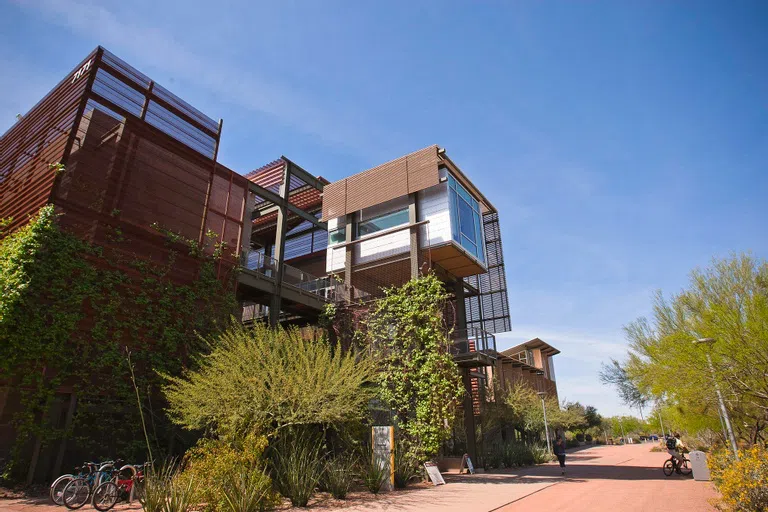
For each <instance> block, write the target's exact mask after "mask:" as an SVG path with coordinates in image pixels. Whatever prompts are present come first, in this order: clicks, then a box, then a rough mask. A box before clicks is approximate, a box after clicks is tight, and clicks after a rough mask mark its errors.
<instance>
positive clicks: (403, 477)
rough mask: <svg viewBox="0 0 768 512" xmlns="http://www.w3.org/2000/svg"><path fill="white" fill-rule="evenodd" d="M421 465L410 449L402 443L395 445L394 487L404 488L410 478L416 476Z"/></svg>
mask: <svg viewBox="0 0 768 512" xmlns="http://www.w3.org/2000/svg"><path fill="white" fill-rule="evenodd" d="M420 470H421V467H420V465H419V459H417V458H416V457H415V456H414V455H413V452H412V451H409V450H407V449H406V448H405V446H403V445H402V444H401V445H399V446H396V447H395V487H396V488H397V489H405V488H406V486H407V485H408V484H409V483H410V481H411V480H413V479H414V478H416V476H417V475H418V474H419V471H420Z"/></svg>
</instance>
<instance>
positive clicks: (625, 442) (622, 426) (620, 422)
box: [619, 418, 629, 444]
mask: <svg viewBox="0 0 768 512" xmlns="http://www.w3.org/2000/svg"><path fill="white" fill-rule="evenodd" d="M619 426H620V427H621V437H623V438H624V444H629V443H627V434H625V433H624V423H623V422H622V421H621V418H619Z"/></svg>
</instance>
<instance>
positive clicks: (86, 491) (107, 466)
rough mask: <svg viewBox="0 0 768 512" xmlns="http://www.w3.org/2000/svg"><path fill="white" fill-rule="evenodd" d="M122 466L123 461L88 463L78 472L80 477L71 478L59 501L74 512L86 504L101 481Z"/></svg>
mask: <svg viewBox="0 0 768 512" xmlns="http://www.w3.org/2000/svg"><path fill="white" fill-rule="evenodd" d="M122 465H123V461H121V460H117V461H114V462H109V463H104V464H101V465H96V464H94V463H88V464H87V465H86V466H85V467H84V468H83V469H82V470H81V472H80V475H78V476H77V477H75V478H73V479H72V480H71V481H70V482H69V483H68V484H67V485H66V486H65V487H64V490H63V491H62V494H61V501H62V502H63V504H64V506H66V507H67V508H68V509H71V510H75V509H78V508H80V507H82V506H83V505H85V504H86V503H88V500H89V499H90V498H91V493H92V492H93V490H94V489H95V488H96V487H98V486H99V484H100V483H101V482H103V481H106V480H108V479H109V478H110V477H111V476H112V472H113V471H114V468H116V467H120V466H122Z"/></svg>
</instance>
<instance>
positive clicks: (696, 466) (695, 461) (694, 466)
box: [688, 451, 709, 481]
mask: <svg viewBox="0 0 768 512" xmlns="http://www.w3.org/2000/svg"><path fill="white" fill-rule="evenodd" d="M688 458H690V459H691V470H692V471H693V479H694V480H705V481H707V480H709V466H707V454H706V453H704V452H700V451H693V452H691V453H689V454H688Z"/></svg>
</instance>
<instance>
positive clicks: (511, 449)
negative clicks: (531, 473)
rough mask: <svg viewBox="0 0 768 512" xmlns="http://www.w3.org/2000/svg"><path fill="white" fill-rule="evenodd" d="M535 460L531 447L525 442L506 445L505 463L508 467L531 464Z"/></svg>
mask: <svg viewBox="0 0 768 512" xmlns="http://www.w3.org/2000/svg"><path fill="white" fill-rule="evenodd" d="M534 462H535V460H534V456H533V452H532V451H531V447H530V446H528V445H527V444H524V443H508V444H506V445H505V446H504V465H505V466H506V467H508V468H514V467H517V466H530V465H532V464H533V463H534Z"/></svg>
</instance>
